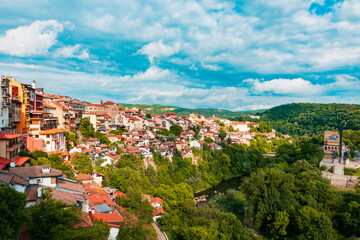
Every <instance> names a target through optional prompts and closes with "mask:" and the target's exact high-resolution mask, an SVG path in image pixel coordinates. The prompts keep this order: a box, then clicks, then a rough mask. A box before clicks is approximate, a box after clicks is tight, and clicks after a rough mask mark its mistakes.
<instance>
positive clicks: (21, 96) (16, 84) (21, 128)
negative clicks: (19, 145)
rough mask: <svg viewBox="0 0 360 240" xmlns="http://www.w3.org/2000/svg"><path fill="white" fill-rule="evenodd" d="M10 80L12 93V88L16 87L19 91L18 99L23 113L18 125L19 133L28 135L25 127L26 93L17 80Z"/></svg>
mask: <svg viewBox="0 0 360 240" xmlns="http://www.w3.org/2000/svg"><path fill="white" fill-rule="evenodd" d="M9 79H10V89H11V90H10V91H12V87H16V88H17V91H18V98H19V101H20V102H21V112H20V121H19V122H18V123H17V133H26V132H27V129H26V126H25V119H26V117H25V107H26V105H25V102H24V92H23V88H22V84H21V83H19V82H17V81H15V78H9Z"/></svg>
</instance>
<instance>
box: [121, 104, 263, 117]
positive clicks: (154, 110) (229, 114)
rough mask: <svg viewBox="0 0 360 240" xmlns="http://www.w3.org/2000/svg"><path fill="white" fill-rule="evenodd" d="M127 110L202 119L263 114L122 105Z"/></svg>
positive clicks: (146, 105) (259, 111)
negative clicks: (196, 115)
mask: <svg viewBox="0 0 360 240" xmlns="http://www.w3.org/2000/svg"><path fill="white" fill-rule="evenodd" d="M121 105H124V106H125V107H128V108H133V107H137V108H141V109H143V110H145V111H147V112H148V113H151V114H164V113H168V112H174V113H176V114H177V115H178V116H180V117H181V116H189V115H190V114H191V113H195V114H201V115H204V117H206V118H209V117H212V116H213V115H215V116H217V117H220V118H230V117H235V116H241V115H246V114H249V115H253V114H259V113H261V112H264V111H265V110H256V111H244V112H232V111H228V110H223V109H190V108H181V107H175V106H166V105H150V104H124V103H122V104H121Z"/></svg>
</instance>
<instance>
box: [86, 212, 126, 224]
mask: <svg viewBox="0 0 360 240" xmlns="http://www.w3.org/2000/svg"><path fill="white" fill-rule="evenodd" d="M90 216H91V218H92V219H93V221H95V219H98V220H100V219H102V220H103V221H104V222H105V223H107V224H108V225H110V226H113V227H119V226H120V224H121V223H122V222H124V219H123V218H122V217H121V216H120V215H119V214H117V213H116V212H115V211H113V212H112V213H91V214H90Z"/></svg>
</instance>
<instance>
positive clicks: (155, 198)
mask: <svg viewBox="0 0 360 240" xmlns="http://www.w3.org/2000/svg"><path fill="white" fill-rule="evenodd" d="M152 203H159V204H161V205H162V204H163V200H162V199H161V198H158V197H154V198H152V199H151V200H150V204H152Z"/></svg>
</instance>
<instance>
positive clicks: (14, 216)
mask: <svg viewBox="0 0 360 240" xmlns="http://www.w3.org/2000/svg"><path fill="white" fill-rule="evenodd" d="M26 203H27V202H26V194H25V193H20V192H17V191H16V190H15V189H14V188H12V187H10V186H8V185H4V186H0V213H1V216H0V233H1V234H0V239H17V237H18V235H19V231H20V227H21V226H22V225H23V224H25V223H26V222H27V221H29V214H28V211H27V209H26V208H25V206H26Z"/></svg>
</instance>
